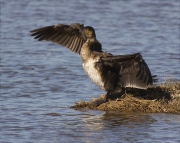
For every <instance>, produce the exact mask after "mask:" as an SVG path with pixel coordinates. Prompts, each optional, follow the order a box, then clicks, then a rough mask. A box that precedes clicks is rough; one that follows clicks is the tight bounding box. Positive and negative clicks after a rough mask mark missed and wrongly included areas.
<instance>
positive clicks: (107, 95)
mask: <svg viewBox="0 0 180 143" xmlns="http://www.w3.org/2000/svg"><path fill="white" fill-rule="evenodd" d="M110 94H111V92H110V91H108V92H107V93H106V95H105V101H106V102H107V101H108V98H109V96H110Z"/></svg>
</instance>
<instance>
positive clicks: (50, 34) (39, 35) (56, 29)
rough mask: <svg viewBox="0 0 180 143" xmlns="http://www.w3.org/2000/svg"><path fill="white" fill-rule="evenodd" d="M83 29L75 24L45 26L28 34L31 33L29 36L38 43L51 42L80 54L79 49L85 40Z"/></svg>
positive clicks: (82, 26)
mask: <svg viewBox="0 0 180 143" xmlns="http://www.w3.org/2000/svg"><path fill="white" fill-rule="evenodd" d="M83 29H84V25H82V24H79V23H75V24H71V25H64V24H58V25H52V26H46V27H42V28H38V29H34V30H32V31H30V32H31V33H32V34H31V36H35V39H38V40H39V41H42V40H47V41H52V42H55V43H57V44H60V45H62V46H65V47H67V48H69V49H70V50H71V51H72V52H76V53H78V54H80V50H81V47H82V45H83V44H84V42H85V41H86V39H87V38H86V36H85V34H84V33H83Z"/></svg>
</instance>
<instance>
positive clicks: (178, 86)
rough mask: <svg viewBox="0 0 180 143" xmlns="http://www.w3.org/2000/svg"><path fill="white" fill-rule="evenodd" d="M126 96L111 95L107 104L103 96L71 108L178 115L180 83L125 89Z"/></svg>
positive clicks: (179, 108)
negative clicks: (142, 88)
mask: <svg viewBox="0 0 180 143" xmlns="http://www.w3.org/2000/svg"><path fill="white" fill-rule="evenodd" d="M126 93H127V94H126V95H118V94H116V95H113V96H112V97H111V99H109V101H108V102H105V101H104V97H105V95H101V96H100V97H99V98H96V99H93V100H92V101H89V102H86V101H80V102H78V103H75V105H74V106H72V108H75V109H78V108H89V109H96V110H104V111H109V110H114V111H115V110H116V111H117V110H118V111H120V112H144V113H175V114H180V82H179V81H176V82H175V81H174V82H165V83H163V84H159V85H154V86H152V87H150V88H148V89H147V90H140V89H132V88H131V89H127V92H126Z"/></svg>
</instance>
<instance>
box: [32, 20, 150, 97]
mask: <svg viewBox="0 0 180 143" xmlns="http://www.w3.org/2000/svg"><path fill="white" fill-rule="evenodd" d="M31 33H32V36H35V39H38V40H39V41H41V40H47V41H52V42H55V43H57V44H60V45H62V46H65V47H67V48H69V49H70V50H71V51H72V52H75V53H77V54H80V56H81V59H82V65H83V68H84V70H85V72H86V73H87V75H88V76H89V77H90V79H91V80H92V81H93V82H94V83H95V84H96V85H97V86H99V87H100V88H101V89H103V90H105V91H106V92H107V96H106V100H107V98H108V96H109V95H110V94H112V93H116V92H120V91H121V90H122V88H123V87H133V88H140V89H146V88H148V86H149V85H151V84H152V76H151V72H150V70H149V68H148V66H147V64H146V62H145V61H144V60H143V58H142V56H141V54H140V53H135V54H131V55H118V56H113V55H112V54H110V53H106V52H103V51H102V47H101V43H99V41H98V40H97V39H96V34H95V30H94V28H93V27H91V26H86V27H84V26H83V25H81V24H78V23H76V24H71V25H63V24H58V25H52V26H47V27H43V28H39V29H35V30H32V31H31Z"/></svg>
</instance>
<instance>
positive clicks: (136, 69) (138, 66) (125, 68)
mask: <svg viewBox="0 0 180 143" xmlns="http://www.w3.org/2000/svg"><path fill="white" fill-rule="evenodd" d="M101 61H102V62H103V63H104V64H105V65H107V66H111V67H112V69H113V68H114V69H115V70H116V71H117V69H118V70H119V79H120V80H119V82H120V84H121V85H122V87H134V88H140V89H146V88H147V87H148V85H151V84H152V76H151V72H150V70H149V67H148V65H147V64H146V62H145V61H144V60H143V58H142V56H141V54H140V53H136V54H132V55H119V56H107V57H102V58H101Z"/></svg>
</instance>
